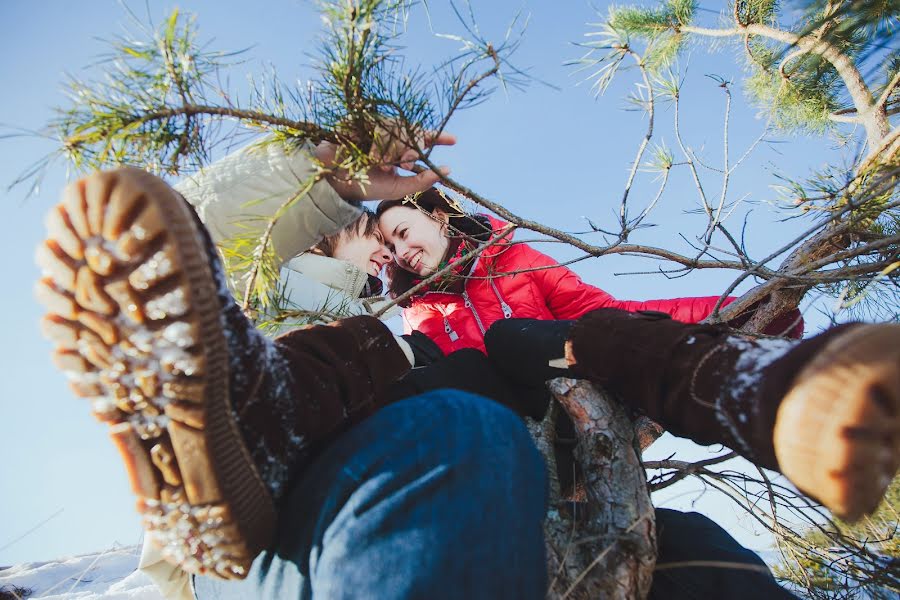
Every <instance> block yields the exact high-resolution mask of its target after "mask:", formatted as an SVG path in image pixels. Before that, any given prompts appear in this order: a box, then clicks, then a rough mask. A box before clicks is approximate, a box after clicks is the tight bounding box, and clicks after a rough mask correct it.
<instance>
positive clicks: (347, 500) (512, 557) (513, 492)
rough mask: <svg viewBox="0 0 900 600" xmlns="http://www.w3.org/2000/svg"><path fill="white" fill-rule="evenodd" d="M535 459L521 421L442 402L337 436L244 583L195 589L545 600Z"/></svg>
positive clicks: (415, 403) (541, 480) (542, 486)
mask: <svg viewBox="0 0 900 600" xmlns="http://www.w3.org/2000/svg"><path fill="white" fill-rule="evenodd" d="M546 502H547V499H546V473H545V467H544V464H543V460H542V459H541V457H540V455H539V454H538V452H537V450H536V449H535V448H534V445H533V444H532V442H531V438H530V437H529V435H528V432H527V430H526V429H525V427H524V425H523V424H522V421H521V420H520V419H519V418H518V417H516V416H515V415H514V414H513V413H512V412H511V411H509V410H507V409H505V408H503V407H502V406H500V405H499V404H497V403H495V402H492V401H490V400H487V399H485V398H483V397H480V396H475V395H473V394H468V393H466V392H461V391H458V390H437V391H434V392H429V393H427V394H423V395H420V396H416V397H414V398H409V399H406V400H402V401H400V402H397V403H395V404H392V405H389V406H387V407H385V408H383V409H381V410H380V411H379V412H378V413H376V414H375V415H373V416H372V417H370V418H368V419H366V420H365V421H363V422H362V423H360V424H359V425H357V426H356V427H354V428H352V429H351V430H349V431H347V432H346V433H344V434H342V435H341V436H340V437H339V438H338V439H337V440H336V441H335V442H334V443H333V444H332V445H331V446H329V447H328V448H327V449H326V450H325V451H324V452H323V453H322V454H321V455H320V456H319V457H318V458H317V459H316V460H315V461H314V462H313V464H312V465H311V466H310V467H309V469H308V470H307V471H306V472H305V473H304V474H303V476H302V477H301V479H300V480H299V481H298V482H297V483H296V484H295V486H294V487H293V489H292V491H291V492H290V493H289V494H288V496H287V497H286V498H285V501H284V502H283V504H282V506H281V507H280V511H279V524H278V532H279V533H278V537H277V539H276V540H275V543H274V544H273V546H272V547H271V548H270V549H269V550H268V551H266V552H264V553H263V554H261V555H260V556H259V557H257V559H256V561H255V562H254V563H253V568H252V570H251V572H250V574H249V576H248V578H247V579H246V580H244V581H239V582H223V581H220V580H215V579H211V578H206V577H196V578H195V580H194V584H195V593H196V595H197V597H198V598H199V599H200V600H209V599H215V598H223V599H237V598H272V599H282V598H285V599H290V598H329V599H330V598H379V599H382V598H384V599H393V598H438V599H439V598H476V599H477V598H485V599H487V598H515V599H520V598H521V599H528V598H535V599H538V598H543V597H544V594H545V590H546V587H547V574H546V562H545V556H544V539H543V530H542V523H543V518H544V514H545V511H546Z"/></svg>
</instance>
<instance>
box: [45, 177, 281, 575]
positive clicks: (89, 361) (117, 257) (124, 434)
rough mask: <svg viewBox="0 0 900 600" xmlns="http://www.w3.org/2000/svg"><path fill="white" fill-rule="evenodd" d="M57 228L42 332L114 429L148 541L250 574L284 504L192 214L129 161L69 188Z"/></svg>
mask: <svg viewBox="0 0 900 600" xmlns="http://www.w3.org/2000/svg"><path fill="white" fill-rule="evenodd" d="M47 231H48V236H47V240H46V241H45V242H44V244H42V245H41V246H40V247H39V248H38V254H37V262H38V264H39V265H40V266H41V267H42V269H43V271H44V277H43V278H42V279H41V280H40V281H39V282H38V285H37V290H36V294H37V297H38V299H39V300H40V301H41V302H42V303H43V304H44V305H45V306H46V308H47V310H48V314H47V315H46V316H45V317H44V318H43V320H42V329H43V332H44V334H45V335H46V336H47V337H48V338H50V339H51V340H52V341H53V342H54V343H55V345H56V348H55V351H54V354H53V358H54V362H55V364H56V366H57V367H59V368H60V369H61V370H63V371H64V372H65V373H66V374H67V376H68V377H69V379H70V382H71V387H72V389H73V390H74V392H75V393H76V394H77V395H78V396H82V397H85V398H88V399H90V400H91V403H92V409H93V413H94V415H95V416H96V417H97V418H98V419H100V420H102V421H105V422H107V423H109V425H110V435H111V437H112V439H113V441H114V442H115V445H116V446H117V447H118V449H119V452H120V453H121V456H122V459H123V462H124V463H125V468H126V469H127V471H128V476H129V479H130V481H131V487H132V489H133V491H134V493H135V494H136V495H137V496H138V503H137V507H138V511H139V512H140V513H141V514H142V517H143V525H144V528H145V529H146V531H147V535H148V537H149V538H150V539H151V540H152V541H153V542H154V543H155V544H157V545H158V546H159V547H160V548H161V549H162V552H163V555H164V556H165V557H166V558H167V559H168V560H169V561H171V562H173V563H174V564H177V565H179V566H181V567H182V568H183V569H184V570H186V571H188V572H190V573H196V574H204V575H213V576H218V577H221V578H227V579H235V578H243V577H245V576H246V574H247V571H248V569H249V567H250V564H251V562H252V560H253V558H254V556H255V555H256V554H257V552H258V551H259V550H260V549H261V548H262V547H263V546H264V545H265V544H266V542H267V541H268V539H269V538H270V536H271V533H272V531H273V529H274V523H275V511H274V506H273V504H272V500H271V497H270V496H269V494H268V491H267V490H266V488H265V485H264V484H263V482H262V480H261V479H260V478H259V475H258V473H257V472H256V469H255V467H254V465H253V462H252V459H251V458H250V455H249V453H248V452H247V451H246V448H244V446H243V440H242V438H241V435H240V432H239V430H238V429H237V424H236V423H235V421H234V419H233V417H232V416H231V408H230V400H229V396H228V394H229V387H228V350H227V345H226V340H225V332H224V331H223V328H222V323H221V319H220V312H221V307H220V306H219V301H218V299H217V296H216V294H217V284H216V281H215V279H214V277H213V274H212V270H211V268H210V265H209V259H208V257H207V255H206V253H205V251H204V247H203V244H202V238H201V237H200V236H199V233H198V230H197V225H196V223H195V221H194V216H193V215H192V214H191V212H190V208H189V207H188V206H187V205H186V204H185V203H184V201H183V200H182V199H181V198H180V197H179V196H178V195H177V194H176V193H175V192H174V191H173V190H172V189H171V188H169V187H168V186H167V185H166V184H165V183H164V182H163V181H161V180H159V179H157V178H156V177H154V176H152V175H150V174H148V173H145V172H143V171H140V170H137V169H129V168H126V169H119V170H117V171H110V172H102V173H96V174H94V175H91V176H89V177H87V178H85V179H82V180H80V181H78V182H75V183H73V184H71V185H69V186H68V187H67V188H66V190H65V192H64V194H63V201H62V202H61V203H60V204H58V205H57V206H55V207H54V208H53V209H52V210H51V211H50V213H49V215H48V217H47Z"/></svg>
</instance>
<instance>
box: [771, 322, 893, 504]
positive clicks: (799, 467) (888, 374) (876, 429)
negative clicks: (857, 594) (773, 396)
mask: <svg viewBox="0 0 900 600" xmlns="http://www.w3.org/2000/svg"><path fill="white" fill-rule="evenodd" d="M824 335H827V334H824ZM826 340H827V343H826V344H825V345H824V347H822V348H821V349H820V350H819V351H818V352H817V353H816V354H815V356H813V357H812V358H811V359H810V360H809V361H808V362H807V363H806V364H805V365H804V366H803V368H802V370H800V371H799V374H798V375H797V377H796V379H794V380H793V383H792V384H791V386H790V388H789V390H788V392H787V393H786V394H785V395H784V398H783V400H782V401H781V404H780V406H779V407H778V414H777V418H776V421H775V430H774V433H773V442H774V446H775V455H776V456H777V458H778V466H779V468H780V470H781V472H782V473H784V474H785V475H786V476H787V477H788V479H790V480H791V481H792V482H793V483H794V485H796V486H797V487H798V488H800V489H801V490H804V491H806V492H807V493H809V494H810V495H812V496H814V497H816V498H817V499H818V500H819V501H821V502H822V504H824V505H825V506H827V507H828V508H830V509H831V510H832V512H834V513H835V514H836V515H838V516H840V517H842V518H845V519H848V520H851V521H852V520H856V519H858V518H860V517H861V516H863V515H864V514H868V513H871V512H873V511H874V510H875V509H876V508H877V506H878V503H879V501H880V500H881V497H882V496H883V495H884V492H885V490H886V489H887V487H888V486H889V485H890V483H891V480H892V479H893V478H894V475H895V474H896V473H897V469H898V467H900V325H898V324H880V325H864V324H859V325H856V326H854V327H848V328H846V329H844V330H842V331H840V332H838V333H837V334H836V335H832V336H829V337H827V338H826Z"/></svg>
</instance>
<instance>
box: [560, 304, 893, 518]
mask: <svg viewBox="0 0 900 600" xmlns="http://www.w3.org/2000/svg"><path fill="white" fill-rule="evenodd" d="M566 356H567V359H568V362H569V364H570V365H571V368H572V370H573V372H574V373H575V374H576V375H579V376H583V377H586V378H588V379H591V380H592V381H594V382H596V383H597V384H599V385H601V386H602V387H604V388H605V389H607V390H609V391H611V392H613V393H615V394H617V395H618V396H619V397H620V398H621V399H622V400H623V402H625V403H626V404H627V405H628V406H630V407H632V408H634V409H636V410H637V411H638V412H640V413H642V414H645V415H646V416H648V417H650V418H651V419H653V420H655V421H658V422H659V423H660V424H661V425H662V426H663V427H665V428H666V429H667V430H669V431H671V432H672V433H673V434H675V435H679V436H682V437H687V438H690V439H692V440H694V441H696V442H698V443H701V444H716V443H721V444H725V445H726V446H728V447H730V448H732V449H734V450H736V451H738V452H740V453H741V454H743V455H744V456H745V457H747V458H748V459H750V460H752V461H753V462H755V463H756V464H757V465H759V466H763V467H766V468H769V469H775V470H779V471H781V472H782V473H784V474H785V475H786V476H787V477H788V478H789V479H790V480H791V481H792V482H793V483H794V484H795V485H796V486H797V487H798V488H799V489H801V490H802V491H803V492H805V493H807V494H809V495H810V496H812V497H814V498H816V499H818V500H819V501H821V502H822V503H823V504H824V505H825V506H826V507H828V508H829V509H830V510H831V511H832V512H834V514H835V515H837V516H839V517H841V518H844V519H848V520H854V519H857V518H859V517H860V516H862V515H863V514H865V513H869V512H871V511H873V510H874V509H875V508H876V506H877V504H878V502H879V501H880V500H881V498H882V497H883V495H884V492H885V490H886V489H887V486H888V485H889V484H890V482H891V480H892V478H893V477H894V475H895V473H896V472H897V469H898V466H900V325H862V324H849V325H842V326H838V327H835V328H833V329H830V330H828V331H826V332H825V333H823V334H820V335H818V336H815V337H813V338H809V339H806V340H802V341H799V342H798V341H791V340H782V339H775V338H752V337H749V336H745V335H741V334H737V333H735V332H733V331H731V330H729V329H728V328H726V327H723V326H718V325H692V324H685V323H679V322H677V321H674V320H672V319H670V318H669V317H668V316H667V315H663V314H661V313H626V312H624V311H619V310H615V309H601V310H598V311H594V312H591V313H588V314H587V315H585V316H584V317H582V318H581V319H580V320H579V321H577V322H576V324H575V326H574V327H573V328H572V333H571V337H570V340H569V342H568V343H567V344H566Z"/></svg>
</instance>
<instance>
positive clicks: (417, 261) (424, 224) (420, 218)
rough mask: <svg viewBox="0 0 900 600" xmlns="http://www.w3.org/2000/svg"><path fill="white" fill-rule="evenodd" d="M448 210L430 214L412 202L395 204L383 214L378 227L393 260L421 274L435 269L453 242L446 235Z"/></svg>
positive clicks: (425, 274) (426, 274)
mask: <svg viewBox="0 0 900 600" xmlns="http://www.w3.org/2000/svg"><path fill="white" fill-rule="evenodd" d="M446 217H447V215H446V213H444V212H443V211H441V210H439V209H435V211H434V212H433V213H431V214H429V213H427V212H424V211H421V210H419V209H417V208H412V207H409V206H393V207H391V208H389V209H387V210H386V211H385V212H383V213H382V214H381V217H380V218H379V220H378V228H379V229H381V234H382V235H383V236H384V241H385V242H386V243H387V247H388V248H389V249H390V250H391V252H392V253H393V255H394V260H396V261H397V264H398V265H400V267H402V268H403V269H406V270H407V271H410V272H411V273H415V274H417V275H419V276H420V277H427V276H428V275H431V274H432V273H434V272H435V271H437V269H438V266H439V265H440V264H441V261H442V260H444V255H446V254H447V247H448V246H449V244H450V242H449V240H448V239H447V236H446V232H445V229H446V225H445V223H446Z"/></svg>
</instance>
